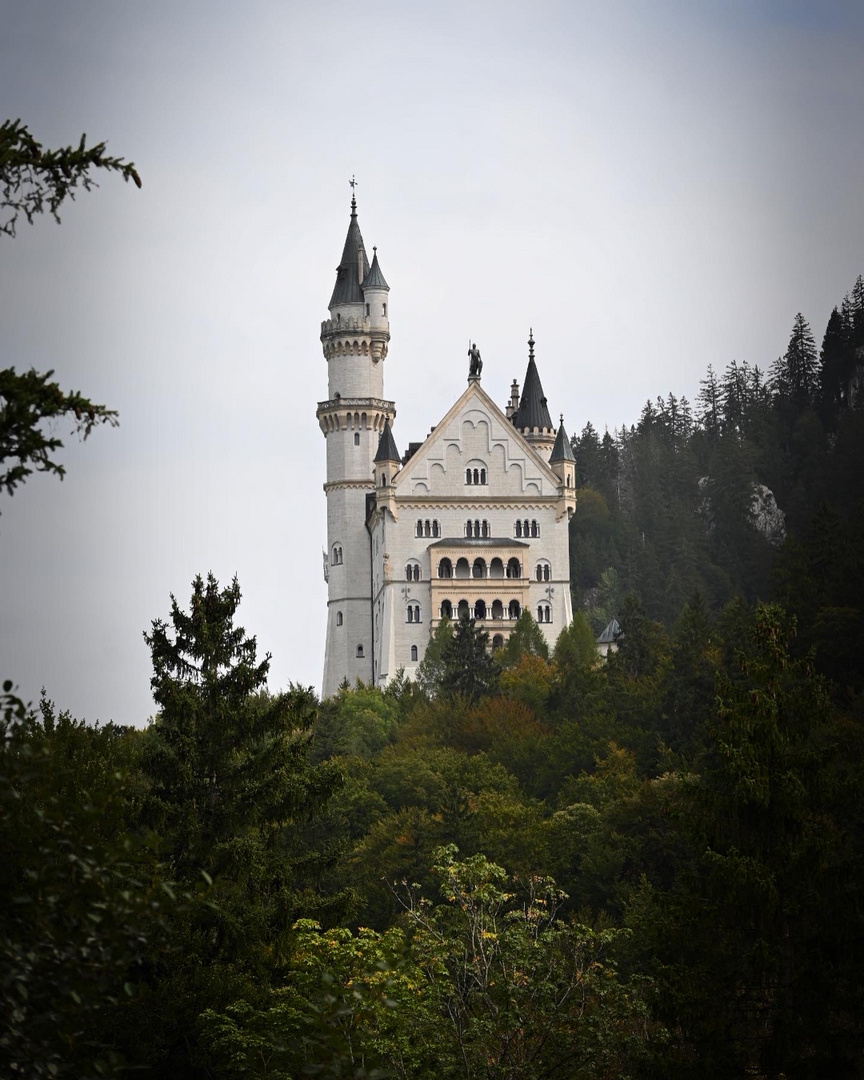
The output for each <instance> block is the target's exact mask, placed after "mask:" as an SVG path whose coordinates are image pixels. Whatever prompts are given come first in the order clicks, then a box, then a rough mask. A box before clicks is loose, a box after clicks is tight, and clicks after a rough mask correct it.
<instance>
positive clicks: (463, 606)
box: [456, 600, 471, 619]
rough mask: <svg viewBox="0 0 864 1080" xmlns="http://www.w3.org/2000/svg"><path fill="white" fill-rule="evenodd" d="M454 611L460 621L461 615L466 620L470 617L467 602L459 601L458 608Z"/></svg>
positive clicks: (469, 607) (469, 606)
mask: <svg viewBox="0 0 864 1080" xmlns="http://www.w3.org/2000/svg"><path fill="white" fill-rule="evenodd" d="M456 610H457V613H458V615H459V618H460V619H461V618H462V616H463V615H464V616H465V618H466V619H467V618H469V617H470V615H471V605H470V604H469V603H468V601H467V600H460V601H459V607H458V608H457V609H456Z"/></svg>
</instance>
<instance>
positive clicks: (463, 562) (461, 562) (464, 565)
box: [456, 558, 471, 578]
mask: <svg viewBox="0 0 864 1080" xmlns="http://www.w3.org/2000/svg"><path fill="white" fill-rule="evenodd" d="M456 577H457V578H468V577H471V567H470V565H469V564H468V560H467V559H464V558H463V559H457V560H456Z"/></svg>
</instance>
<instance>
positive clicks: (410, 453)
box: [402, 442, 423, 465]
mask: <svg viewBox="0 0 864 1080" xmlns="http://www.w3.org/2000/svg"><path fill="white" fill-rule="evenodd" d="M422 445H423V443H422V442H409V443H408V449H407V450H406V451H405V457H403V458H402V464H403V465H407V464H408V462H409V461H410V460H411V458H412V457H414V455H415V454H416V453H417V451H418V450H419V449H420V447H421V446H422Z"/></svg>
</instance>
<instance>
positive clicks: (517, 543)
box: [406, 511, 531, 548]
mask: <svg viewBox="0 0 864 1080" xmlns="http://www.w3.org/2000/svg"><path fill="white" fill-rule="evenodd" d="M406 512H407V511H406ZM530 546H531V545H530V544H526V543H525V541H524V540H511V539H510V537H509V536H506V537H501V536H481V537H477V538H475V537H473V536H451V537H450V538H449V539H445V540H436V541H435V543H434V544H430V545H429V547H481V548H482V547H514V548H526V547H530Z"/></svg>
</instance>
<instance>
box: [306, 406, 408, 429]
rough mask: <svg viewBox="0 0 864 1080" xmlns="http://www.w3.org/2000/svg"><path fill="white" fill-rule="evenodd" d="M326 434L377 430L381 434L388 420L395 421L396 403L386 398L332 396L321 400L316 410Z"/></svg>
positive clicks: (319, 422)
mask: <svg viewBox="0 0 864 1080" xmlns="http://www.w3.org/2000/svg"><path fill="white" fill-rule="evenodd" d="M315 415H316V416H317V418H318V424H319V425H320V427H321V430H322V431H323V432H324V434H325V435H329V434H330V432H331V431H375V432H378V433H379V434H380V432H382V431H383V430H384V424H385V423H386V421H387V420H389V421H390V423H391V424H392V423H393V420H394V419H395V417H396V403H395V402H393V401H385V400H384V398H372V397H364V398H348V397H338V398H331V399H330V400H329V401H319V402H318V408H317V410H316V412H315Z"/></svg>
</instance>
